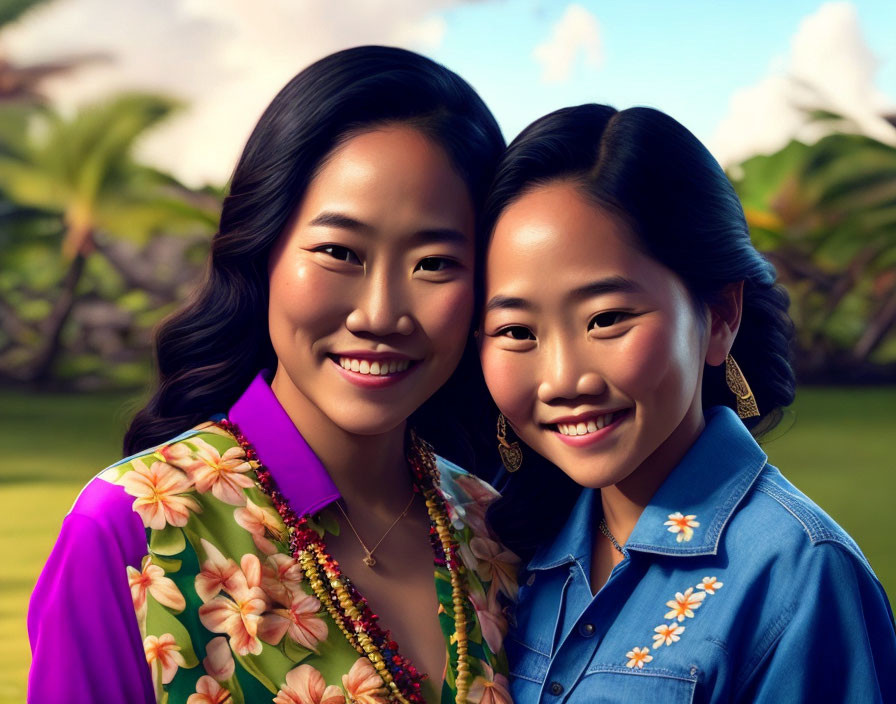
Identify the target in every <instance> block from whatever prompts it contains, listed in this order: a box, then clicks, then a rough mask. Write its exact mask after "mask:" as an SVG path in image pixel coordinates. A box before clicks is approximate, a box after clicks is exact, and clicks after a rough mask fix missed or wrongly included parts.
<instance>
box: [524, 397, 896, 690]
mask: <svg viewBox="0 0 896 704" xmlns="http://www.w3.org/2000/svg"><path fill="white" fill-rule="evenodd" d="M706 421H707V422H706V428H705V429H704V431H703V433H702V434H701V435H700V437H699V438H698V440H697V442H696V443H695V444H694V445H693V447H692V448H691V449H690V450H689V451H688V453H687V455H686V456H685V457H684V459H683V460H682V461H681V463H680V464H679V465H678V466H677V467H676V468H675V469H674V470H673V471H672V473H671V474H670V475H669V477H668V478H667V479H666V481H665V482H664V483H663V484H662V486H661V487H660V488H659V490H658V491H657V492H656V494H655V495H654V497H653V499H652V500H651V502H650V504H649V505H648V506H647V508H645V510H644V512H643V513H642V514H641V517H640V518H639V520H638V522H637V524H636V525H635V528H634V530H633V532H632V534H631V536H630V537H629V540H628V542H627V543H626V545H625V548H624V553H625V557H624V559H623V560H622V562H620V563H619V564H618V565H616V567H615V568H614V569H613V571H612V572H611V574H610V577H609V580H608V581H607V583H606V584H605V585H604V586H603V587H602V588H601V589H600V590H599V592H598V593H597V594H596V595H594V594H592V592H591V587H590V583H589V573H590V562H591V547H592V540H593V532H594V530H595V527H596V525H597V522H598V521H599V519H600V515H601V507H600V494H599V492H598V491H596V490H587V489H586V490H584V491H583V492H582V494H581V496H580V498H579V500H578V502H577V503H576V505H575V508H574V510H573V512H572V514H571V515H570V517H569V520H568V521H567V523H566V525H565V527H564V528H563V529H562V530H561V532H560V533H559V534H558V535H557V537H556V538H555V539H554V540H553V542H551V543H550V544H547V545H545V546H543V547H542V549H540V550H539V551H538V552H537V553H536V554H535V556H534V557H533V559H532V560H531V561H530V562H529V564H528V567H527V570H526V571H525V572H524V573H523V574H522V576H521V589H520V593H519V602H518V606H517V608H516V612H515V614H514V619H513V621H515V623H514V624H513V626H512V629H511V633H510V637H509V639H508V641H507V652H508V656H509V657H510V661H511V662H510V665H511V691H512V694H513V697H514V701H515V702H516V703H517V704H529V703H530V702H546V703H548V704H555V703H557V704H559V703H560V702H570V703H578V702H588V703H589V704H594V703H596V702H662V703H663V704H678V703H679V702H682V703H683V702H728V701H732V702H788V703H791V702H808V701H813V702H862V703H865V702H881V701H889V702H893V701H896V630H894V622H893V614H892V611H891V609H890V605H889V603H888V601H887V597H886V594H885V593H884V590H883V587H881V584H880V582H879V581H878V580H877V578H876V577H875V575H874V573H873V572H872V571H871V567H870V566H869V564H868V562H867V560H866V559H865V557H864V556H863V555H862V553H861V551H860V550H859V548H858V546H857V545H856V544H855V542H853V540H852V539H851V538H850V537H849V536H848V535H847V534H846V533H845V532H844V531H843V529H842V528H840V527H839V526H838V525H837V524H836V523H834V521H833V520H832V519H831V518H830V517H829V516H827V514H825V513H824V512H823V511H822V510H821V509H820V508H819V507H818V506H816V505H815V504H814V503H812V501H810V500H809V499H808V498H807V497H806V496H805V495H804V494H802V493H801V492H800V491H799V490H797V489H796V488H795V487H794V486H793V485H792V484H790V482H788V481H787V480H786V479H785V478H784V477H783V476H782V475H781V473H780V472H779V471H778V470H777V469H775V468H774V467H771V466H770V465H768V464H767V461H766V456H765V454H764V453H763V452H762V450H761V449H760V447H759V446H758V445H757V444H756V442H755V441H754V440H753V438H752V437H751V435H750V434H749V432H748V431H747V430H746V428H745V427H744V425H743V424H742V423H741V422H740V420H739V419H738V418H737V416H736V415H735V414H734V413H733V412H732V411H731V410H730V409H728V408H722V407H718V408H713V409H710V410H709V411H708V412H707V418H706ZM844 469H845V472H844V474H846V472H847V471H848V470H847V468H844ZM869 489H871V488H870V487H869Z"/></svg>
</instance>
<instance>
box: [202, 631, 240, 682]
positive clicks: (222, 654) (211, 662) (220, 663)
mask: <svg viewBox="0 0 896 704" xmlns="http://www.w3.org/2000/svg"><path fill="white" fill-rule="evenodd" d="M202 667H203V668H204V669H205V671H206V672H207V673H208V674H210V675H211V676H212V677H214V678H215V679H216V680H218V681H219V682H224V681H225V680H229V679H230V678H231V677H233V673H234V670H235V669H236V664H235V663H234V661H233V655H232V654H231V652H230V646H229V645H227V639H226V638H225V637H224V636H218V637H217V638H212V639H211V640H210V641H209V642H208V645H206V646H205V657H204V658H203V659H202Z"/></svg>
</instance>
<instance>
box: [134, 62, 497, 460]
mask: <svg viewBox="0 0 896 704" xmlns="http://www.w3.org/2000/svg"><path fill="white" fill-rule="evenodd" d="M389 124H403V125H408V126H410V127H413V128H414V129H417V130H419V131H420V132H421V133H423V134H424V135H426V136H427V137H428V138H430V139H432V140H433V141H434V142H435V143H437V144H438V145H440V146H441V147H442V148H443V149H444V150H445V152H446V153H447V154H448V157H449V159H450V161H451V163H452V165H453V166H454V168H455V169H456V170H457V172H458V173H459V174H460V176H461V177H462V178H463V180H464V182H465V183H466V185H467V187H468V189H469V192H470V196H471V198H472V201H473V205H474V207H475V209H476V212H477V213H480V212H481V209H482V206H483V204H484V201H485V198H486V195H487V191H488V186H489V183H490V182H491V179H492V177H493V175H494V170H495V168H496V166H497V164H498V161H499V160H500V158H501V154H502V153H503V151H504V139H503V137H502V135H501V131H500V129H499V127H498V124H497V122H496V121H495V119H494V117H493V116H492V114H491V112H489V110H488V108H487V107H486V105H485V103H483V101H482V100H481V98H480V97H479V96H478V95H477V94H476V92H475V91H474V90H473V88H471V87H470V85H469V84H468V83H467V82H466V81H464V80H463V79H462V78H460V76H458V75H457V74H455V73H453V72H452V71H449V70H448V69H447V68H445V67H444V66H441V65H440V64H437V63H435V62H434V61H431V60H430V59H427V58H425V57H423V56H420V55H419V54H415V53H413V52H410V51H405V50H403V49H396V48H390V47H380V46H363V47H356V48H353V49H347V50H345V51H340V52H337V53H335V54H331V55H330V56H327V57H325V58H323V59H321V60H320V61H317V62H316V63H314V64H312V65H311V66H309V67H308V68H306V69H304V70H303V71H302V72H300V73H299V74H298V75H297V76H295V78H293V79H292V80H291V81H290V82H289V83H287V84H286V86H285V87H284V88H283V89H282V90H281V91H280V93H279V94H278V95H277V96H276V97H275V98H274V100H273V102H272V103H271V104H270V105H269V106H268V108H267V109H266V110H265V112H264V114H263V115H262V116H261V119H260V120H259V122H258V124H257V125H256V127H255V129H254V131H253V132H252V134H251V136H250V137H249V140H248V142H247V144H246V147H245V149H244V150H243V153H242V156H241V157H240V159H239V162H238V163H237V166H236V169H235V170H234V172H233V176H232V178H231V184H230V190H229V194H228V195H227V197H226V198H225V199H224V204H223V209H222V212H221V222H220V227H219V229H218V232H217V233H216V234H215V236H214V238H213V240H212V247H211V256H210V258H209V266H208V271H207V274H206V277H205V280H204V282H203V283H202V284H201V285H200V286H199V288H198V290H197V291H196V293H195V295H194V296H193V298H192V299H191V301H190V302H189V303H188V304H187V305H185V306H184V307H183V308H182V309H180V310H179V311H178V312H176V313H174V314H173V315H172V316H171V317H169V318H168V319H166V320H165V321H164V322H163V323H162V324H161V325H160V326H159V328H158V330H157V332H156V338H155V358H156V364H157V369H158V382H157V387H156V389H155V391H154V394H153V396H152V397H151V399H150V401H149V402H148V403H147V404H146V406H145V407H143V409H142V410H140V411H139V412H138V413H137V414H136V416H135V417H134V419H133V421H132V423H131V425H130V428H129V429H128V431H127V433H126V435H125V438H124V451H125V453H126V454H131V453H134V452H137V451H139V450H141V449H144V448H147V447H150V446H153V445H156V444H158V443H160V442H163V441H164V440H166V439H168V438H170V437H171V436H173V435H175V434H177V433H179V432H181V431H183V430H185V429H187V428H190V427H192V426H193V425H195V424H197V423H199V422H201V421H203V420H206V419H207V418H208V417H209V416H210V415H212V414H215V413H219V412H226V411H227V409H229V408H230V406H231V405H232V404H233V403H234V401H236V399H237V398H238V397H239V395H240V394H241V393H242V391H243V390H244V389H245V388H246V386H247V385H248V384H249V382H250V381H251V380H252V378H253V377H254V376H255V375H256V374H257V373H258V372H259V371H260V370H261V369H265V368H270V369H273V368H274V367H275V366H276V356H275V354H274V350H273V347H272V345H271V341H270V335H269V331H268V323H267V307H268V258H269V255H270V252H271V249H272V247H273V246H274V243H275V242H276V241H277V239H278V238H279V237H280V235H281V233H282V232H283V231H284V228H285V227H286V225H287V223H288V221H289V219H290V217H291V216H292V215H293V213H294V212H295V210H296V208H297V207H298V205H299V203H300V201H301V199H302V197H303V195H304V192H305V189H306V188H307V186H308V184H309V182H310V180H311V179H312V178H313V176H314V174H315V171H316V170H317V169H318V167H319V165H320V164H321V163H322V161H323V160H324V159H325V158H326V157H327V155H328V154H330V153H331V152H332V150H333V149H334V148H335V147H336V146H338V145H339V144H340V143H341V142H342V141H344V140H345V139H346V138H348V137H349V136H352V135H354V134H358V133H360V132H363V131H365V130H370V129H375V128H377V127H380V126H383V125H389ZM483 250H484V237H477V266H478V265H479V264H480V263H481V261H482V253H483ZM471 340H472V338H471ZM480 389H483V391H482V392H480V391H479V390H480ZM483 396H484V386H483V384H482V378H481V372H480V371H479V365H478V360H477V356H476V354H475V350H474V346H473V345H472V342H468V345H467V350H466V351H465V353H464V355H463V358H462V360H461V363H460V365H459V367H458V369H457V371H456V372H455V374H454V376H452V377H451V379H449V381H448V383H447V384H446V385H445V386H444V387H443V388H442V389H441V390H439V391H438V392H437V393H436V394H435V395H434V396H433V397H432V398H430V399H429V400H428V401H427V402H426V403H425V404H424V405H423V407H421V409H419V410H418V411H417V412H416V413H415V414H414V418H413V420H412V422H413V423H414V425H415V427H417V428H418V429H419V431H420V432H421V435H422V436H423V437H426V438H427V439H428V440H429V441H430V442H432V443H433V444H434V445H435V446H436V448H437V449H438V450H440V451H441V452H443V453H447V454H449V455H452V454H454V456H455V457H456V458H458V459H461V460H465V461H468V462H469V461H470V460H471V459H472V458H471V457H470V456H469V454H470V453H467V454H466V455H464V456H459V455H458V452H459V450H458V447H457V443H456V442H455V441H454V440H455V438H456V437H457V435H458V433H460V435H461V436H462V437H463V436H465V435H468V433H465V432H464V429H463V428H459V427H456V426H454V425H452V423H450V422H446V421H448V420H449V419H458V420H463V419H465V418H469V415H468V414H467V413H466V409H468V408H470V407H481V406H482V398H483ZM452 450H454V452H452Z"/></svg>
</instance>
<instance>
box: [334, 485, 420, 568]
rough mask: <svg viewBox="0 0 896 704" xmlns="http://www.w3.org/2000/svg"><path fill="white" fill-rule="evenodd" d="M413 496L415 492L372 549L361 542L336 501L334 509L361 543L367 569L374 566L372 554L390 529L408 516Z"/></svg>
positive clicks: (350, 520) (349, 520)
mask: <svg viewBox="0 0 896 704" xmlns="http://www.w3.org/2000/svg"><path fill="white" fill-rule="evenodd" d="M415 496H417V494H416V492H412V493H411V500H410V501H408V505H407V506H405V507H404V511H402V512H401V513H400V514H399V515H398V518H396V519H395V520H394V521H392V525H391V526H389V527H388V528H386V532H385V533H383V537H382V538H380V539H379V540H377V541H376V545H374V546H373V547H372V548H368V547H367V544H366V543H365V542H364V541H363V540H361V536H360V535H358V531H357V530H355V526H354V525H353V524H352V519H351V518H349V517H348V514H347V513H346V512H345V509H344V508H342V504H341V503H339V502H338V501H337V502H336V508H338V509H339V512H340V513H341V514H342V515H343V517H344V518H345V520H346V522H347V523H348V527H349V528H351V529H352V533H354V534H355V537H356V538H357V539H358V542H359V543H361V547H362V548H363V550H364V558H363V562H364V564H365V565H367V566H368V567H373V566H374V565H375V564H376V558H375V557H374V556H373V553H375V552H376V549H377V548H378V547H379V546H380V545H382V543H383V541H384V540H385V539H386V536H387V535H389V533H391V532H392V529H393V528H394V527H395V526H397V525H398V523H399V521H401V519H402V518H404V517H405V516H407V515H408V511H410V510H411V504H413V503H414V497H415Z"/></svg>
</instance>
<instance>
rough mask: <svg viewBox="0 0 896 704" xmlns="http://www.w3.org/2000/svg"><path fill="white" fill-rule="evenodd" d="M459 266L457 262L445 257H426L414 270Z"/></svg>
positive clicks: (442, 269)
mask: <svg viewBox="0 0 896 704" xmlns="http://www.w3.org/2000/svg"><path fill="white" fill-rule="evenodd" d="M454 266H457V262H455V261H453V260H451V259H446V258H445V257H424V258H423V259H421V260H420V263H419V264H417V268H416V269H414V271H446V270H447V269H451V268H452V267H454Z"/></svg>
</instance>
